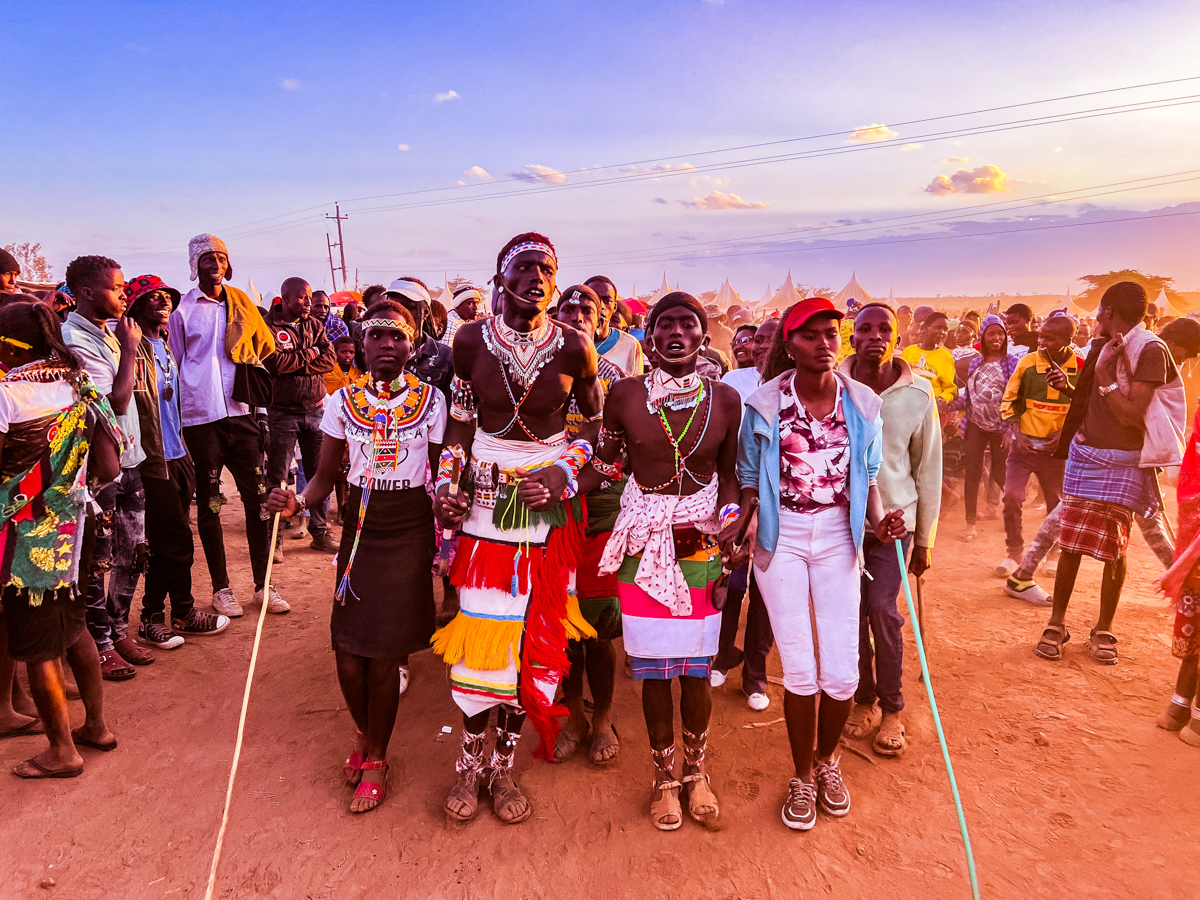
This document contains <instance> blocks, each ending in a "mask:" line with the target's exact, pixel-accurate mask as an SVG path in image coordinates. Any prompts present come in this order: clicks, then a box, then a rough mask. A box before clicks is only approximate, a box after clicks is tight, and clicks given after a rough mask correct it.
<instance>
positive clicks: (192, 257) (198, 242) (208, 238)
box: [188, 234, 233, 281]
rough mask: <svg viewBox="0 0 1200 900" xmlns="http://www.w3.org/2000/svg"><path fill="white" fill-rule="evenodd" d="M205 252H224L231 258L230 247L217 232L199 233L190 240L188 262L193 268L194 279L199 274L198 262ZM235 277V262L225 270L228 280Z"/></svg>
mask: <svg viewBox="0 0 1200 900" xmlns="http://www.w3.org/2000/svg"><path fill="white" fill-rule="evenodd" d="M205 253H224V254H225V258H226V259H228V258H229V249H228V248H227V247H226V246H225V242H224V241H223V240H221V239H220V238H219V237H217V236H216V235H215V234H198V235H196V236H195V237H194V238H192V239H191V240H190V241H188V264H189V265H190V266H191V268H192V275H191V279H192V281H195V280H196V279H197V278H198V277H199V275H198V273H197V272H196V263H198V262H199V261H200V257H202V256H203V255H204V254H205ZM232 277H233V263H229V264H228V265H227V266H226V270H225V280H226V281H228V280H229V279H230V278H232Z"/></svg>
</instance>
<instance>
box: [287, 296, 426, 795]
mask: <svg viewBox="0 0 1200 900" xmlns="http://www.w3.org/2000/svg"><path fill="white" fill-rule="evenodd" d="M361 324H362V335H363V352H364V354H365V355H366V358H367V368H368V374H367V375H364V376H363V377H362V378H360V379H359V380H358V381H357V382H355V383H354V384H352V385H349V386H347V387H343V388H339V389H338V390H337V391H335V392H334V393H333V394H332V395H331V396H330V397H329V398H328V401H327V403H326V406H325V417H324V419H323V420H322V422H321V430H322V431H324V432H325V442H324V443H323V444H322V445H321V460H320V463H319V464H318V466H317V472H316V474H315V475H314V476H313V477H312V478H311V479H310V480H309V482H308V485H307V487H305V489H304V491H303V493H301V494H300V495H299V496H296V495H295V494H294V493H293V492H292V491H288V490H283V489H281V488H276V489H275V490H273V491H271V495H270V497H268V498H267V509H268V510H269V511H270V512H273V513H280V514H282V515H285V516H293V515H295V514H296V513H297V512H303V511H304V509H305V508H306V507H307V506H310V505H311V504H313V503H320V502H321V501H322V500H324V499H325V498H326V497H327V496H329V493H330V491H332V490H333V485H334V482H335V481H336V480H337V478H338V477H339V476H340V474H341V469H342V458H343V454H345V453H346V451H347V448H349V456H350V474H349V483H350V485H349V492H348V497H347V504H346V508H347V510H349V511H350V513H349V515H348V517H347V518H346V519H345V525H344V527H343V528H342V543H341V548H340V549H339V551H338V557H337V582H336V584H337V588H336V592H335V596H334V603H333V615H332V616H331V617H330V622H329V630H330V633H331V636H332V645H333V651H334V655H335V657H336V658H337V673H338V683H339V685H340V686H341V689H342V696H343V697H345V698H346V705H347V706H348V707H349V708H350V715H351V717H352V718H353V719H354V724H355V726H356V728H357V729H358V736H357V739H356V742H355V746H354V750H353V751H352V752H351V754H350V757H349V759H347V760H346V765H345V777H346V781H347V783H348V784H349V785H351V786H353V787H354V788H355V791H354V798H353V800H351V802H350V811H351V812H354V813H361V812H368V811H369V810H372V809H375V807H377V806H378V805H379V804H380V803H381V802H382V801H383V798H384V795H385V793H386V778H387V766H388V763H387V749H388V742H389V741H390V739H391V736H392V730H393V728H394V727H395V725H396V711H397V708H398V705H399V699H400V667H401V666H407V664H408V655H409V654H410V653H415V652H416V651H418V650H422V649H424V648H426V647H428V646H429V638H430V636H431V635H432V634H433V627H434V601H433V582H432V581H431V580H430V577H429V571H430V568H431V566H432V565H433V554H434V538H433V508H432V506H431V504H430V499H429V495H428V493H427V492H426V490H425V484H426V474H427V471H428V466H429V465H430V463H432V464H433V465H434V466H436V464H437V459H438V454H439V453H440V452H441V449H442V447H441V442H442V434H443V432H444V431H445V428H446V402H445V400H443V399H442V395H441V393H440V392H439V391H438V390H437V389H436V388H434V387H433V386H432V385H429V384H426V383H425V382H423V381H420V380H418V379H417V378H416V376H414V375H413V374H412V373H411V372H408V371H406V370H405V364H406V363H407V362H408V360H409V355H410V354H411V352H412V347H413V342H414V339H416V337H417V334H418V332H417V326H416V322H415V321H414V320H413V317H412V315H411V314H410V313H409V312H408V310H407V309H406V308H405V307H404V306H402V305H401V304H400V303H398V302H396V301H395V300H388V299H384V300H379V301H377V302H376V303H374V304H373V305H372V306H371V308H370V309H368V310H367V311H366V313H365V314H364V315H363V319H362V322H361ZM355 511H356V513H357V514H356V513H355Z"/></svg>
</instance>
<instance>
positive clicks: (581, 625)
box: [563, 591, 596, 641]
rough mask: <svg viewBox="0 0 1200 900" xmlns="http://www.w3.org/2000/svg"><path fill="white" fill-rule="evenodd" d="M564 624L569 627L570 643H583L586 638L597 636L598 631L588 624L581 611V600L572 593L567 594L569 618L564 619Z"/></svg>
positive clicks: (568, 638)
mask: <svg viewBox="0 0 1200 900" xmlns="http://www.w3.org/2000/svg"><path fill="white" fill-rule="evenodd" d="M563 624H564V625H566V627H567V640H569V641H582V640H583V639H584V638H594V637H595V636H596V629H595V628H593V627H592V626H591V625H590V624H589V623H588V620H587V619H585V618H584V617H583V612H582V611H581V610H580V609H579V598H578V597H576V596H575V594H574V593H572V592H570V591H568V592H567V616H566V618H565V619H563Z"/></svg>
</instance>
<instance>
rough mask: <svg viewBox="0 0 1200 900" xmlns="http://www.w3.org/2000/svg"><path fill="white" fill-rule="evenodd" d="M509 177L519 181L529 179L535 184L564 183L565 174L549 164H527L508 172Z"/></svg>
mask: <svg viewBox="0 0 1200 900" xmlns="http://www.w3.org/2000/svg"><path fill="white" fill-rule="evenodd" d="M508 177H509V178H516V179H518V180H520V181H531V182H534V183H537V184H566V183H567V176H566V175H564V174H563V173H562V172H560V171H558V169H552V168H550V167H549V166H538V165H528V166H525V167H524V168H523V169H520V170H519V171H516V172H509V173H508Z"/></svg>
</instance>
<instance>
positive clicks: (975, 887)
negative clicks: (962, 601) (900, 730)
mask: <svg viewBox="0 0 1200 900" xmlns="http://www.w3.org/2000/svg"><path fill="white" fill-rule="evenodd" d="M896 558H897V559H898V560H899V562H900V575H901V577H902V578H903V581H904V599H905V600H907V601H908V618H909V620H910V621H911V622H912V627H913V634H914V635H915V636H916V638H917V657H918V658H919V659H920V660H921V674H922V675H923V676H925V690H926V691H927V692H928V693H929V708H930V709H931V710H932V711H933V724H934V726H936V728H937V736H938V743H939V744H941V745H942V758H943V759H945V760H946V774H947V775H949V776H950V793H951V794H953V795H954V808H955V809H956V810H958V828H959V830H960V831H961V832H962V839H963V847H964V848H965V850H966V852H967V873H968V874H969V875H970V876H971V896H973V897H974V898H975V900H979V879H978V877H977V876H976V875H975V854H973V853H972V852H971V836H970V835H969V834H967V817H966V816H965V815H964V814H963V805H962V799H961V798H960V797H959V796H958V782H957V781H956V780H955V779H954V765H953V764H952V763H951V762H950V748H949V747H947V746H946V733H945V732H944V731H943V730H942V717H941V716H940V715H939V714H938V708H937V700H936V699H935V698H934V696H933V682H932V681H930V680H929V663H928V662H927V661H926V659H925V641H924V639H923V638H922V637H921V624H920V621H919V620H920V617H919V616H918V615H917V610H916V608H915V607H914V606H913V597H912V589H911V588H910V587H909V586H908V576H907V575H906V574H905V573H906V570H907V569H908V564H907V563H906V562H905V561H904V545H903V544H902V543H901V542H900V541H896Z"/></svg>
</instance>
